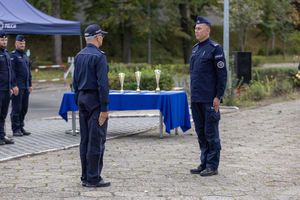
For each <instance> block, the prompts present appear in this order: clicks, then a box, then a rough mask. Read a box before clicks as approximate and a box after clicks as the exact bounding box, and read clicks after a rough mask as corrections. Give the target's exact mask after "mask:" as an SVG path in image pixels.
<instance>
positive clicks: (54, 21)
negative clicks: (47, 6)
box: [0, 0, 81, 35]
mask: <svg viewBox="0 0 300 200" xmlns="http://www.w3.org/2000/svg"><path fill="white" fill-rule="evenodd" d="M0 29H4V31H5V33H7V34H34V35H81V25H80V22H77V21H69V20H62V19H58V18H55V17H51V16H49V15H46V14H44V13H43V12H41V11H39V10H38V9H36V8H35V7H33V6H32V5H31V4H29V3H28V2H27V1H26V0H0Z"/></svg>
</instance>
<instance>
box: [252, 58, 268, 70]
mask: <svg viewBox="0 0 300 200" xmlns="http://www.w3.org/2000/svg"><path fill="white" fill-rule="evenodd" d="M265 62H266V57H265V56H252V67H260V66H262V65H263V64H264V63H265Z"/></svg>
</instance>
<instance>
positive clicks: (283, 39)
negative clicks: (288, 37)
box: [283, 39, 285, 60]
mask: <svg viewBox="0 0 300 200" xmlns="http://www.w3.org/2000/svg"><path fill="white" fill-rule="evenodd" d="M283 60H285V39H283Z"/></svg>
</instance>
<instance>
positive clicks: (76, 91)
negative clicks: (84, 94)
mask: <svg viewBox="0 0 300 200" xmlns="http://www.w3.org/2000/svg"><path fill="white" fill-rule="evenodd" d="M76 65H77V56H76V57H75V61H74V77H73V90H74V100H75V104H76V105H77V106H78V104H77V102H78V95H79V91H78V84H77V76H78V75H77V70H76Z"/></svg>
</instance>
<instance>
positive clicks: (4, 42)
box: [0, 38, 7, 49]
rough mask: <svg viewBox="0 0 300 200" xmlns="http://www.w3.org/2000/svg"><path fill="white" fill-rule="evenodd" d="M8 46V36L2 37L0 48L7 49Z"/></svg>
mask: <svg viewBox="0 0 300 200" xmlns="http://www.w3.org/2000/svg"><path fill="white" fill-rule="evenodd" d="M6 47H7V38H0V48H2V49H6Z"/></svg>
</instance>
